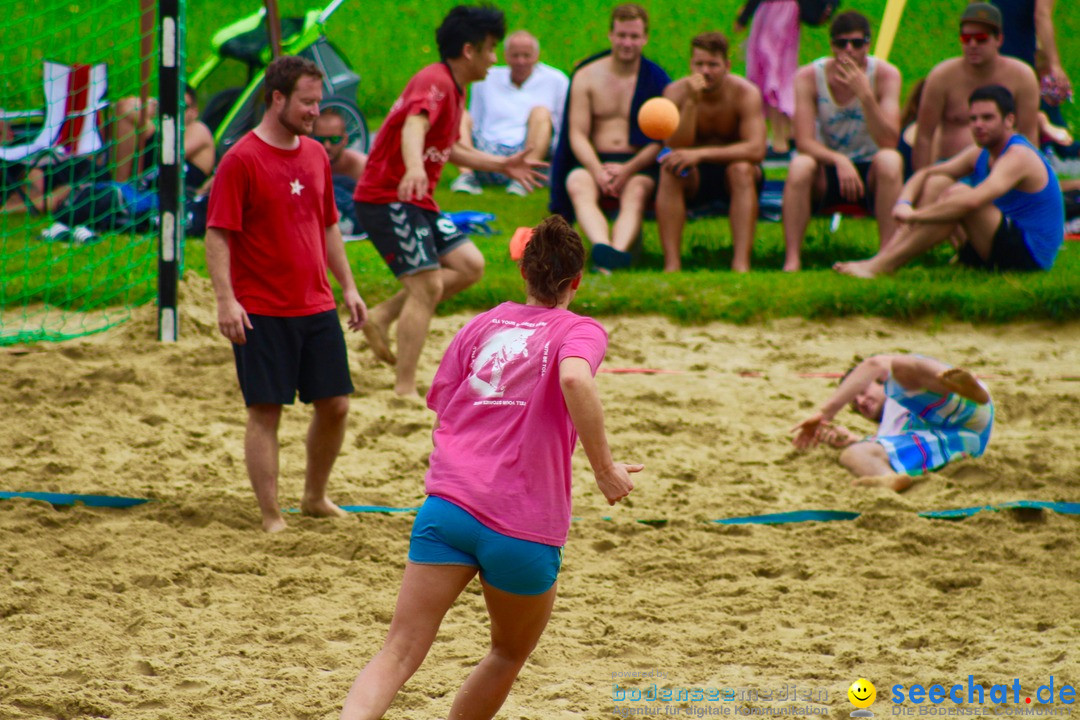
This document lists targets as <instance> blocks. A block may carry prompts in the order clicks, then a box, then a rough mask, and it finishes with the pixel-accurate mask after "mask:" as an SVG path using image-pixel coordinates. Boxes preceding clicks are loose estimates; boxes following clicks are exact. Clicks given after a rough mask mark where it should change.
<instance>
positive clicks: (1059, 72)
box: [1035, 0, 1070, 88]
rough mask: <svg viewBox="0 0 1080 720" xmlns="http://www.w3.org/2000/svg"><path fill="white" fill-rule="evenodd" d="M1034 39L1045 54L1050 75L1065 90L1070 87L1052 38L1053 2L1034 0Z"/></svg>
mask: <svg viewBox="0 0 1080 720" xmlns="http://www.w3.org/2000/svg"><path fill="white" fill-rule="evenodd" d="M1035 37H1036V38H1037V39H1038V41H1039V47H1041V48H1042V49H1043V52H1044V53H1046V64H1047V65H1049V66H1050V75H1051V76H1052V77H1053V78H1054V80H1055V81H1057V82H1058V83H1059V84H1061V85H1063V86H1064V87H1065V88H1068V87H1069V86H1070V82H1069V76H1068V75H1067V74H1065V68H1064V67H1063V66H1062V65H1061V55H1060V54H1059V53H1058V48H1057V38H1056V37H1055V36H1054V0H1035Z"/></svg>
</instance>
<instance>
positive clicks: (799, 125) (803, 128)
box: [792, 65, 847, 165]
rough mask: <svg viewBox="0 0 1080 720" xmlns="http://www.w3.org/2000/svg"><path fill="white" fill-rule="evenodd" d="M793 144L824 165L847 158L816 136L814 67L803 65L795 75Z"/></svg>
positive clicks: (834, 163) (833, 163) (802, 152)
mask: <svg viewBox="0 0 1080 720" xmlns="http://www.w3.org/2000/svg"><path fill="white" fill-rule="evenodd" d="M792 126H793V130H794V133H795V144H796V145H797V146H798V148H799V152H800V153H801V154H803V155H809V156H810V157H812V158H814V159H815V160H817V161H818V162H820V163H822V164H824V165H836V164H837V163H838V162H843V161H844V160H847V158H845V157H844V156H843V155H841V154H840V153H838V152H834V151H833V150H830V149H829V148H827V147H825V145H823V144H822V143H821V141H819V140H818V138H817V131H816V127H817V86H816V83H815V81H814V67H813V66H812V65H805V66H803V67H801V68H799V72H798V73H797V74H796V75H795V118H794V120H793V122H792Z"/></svg>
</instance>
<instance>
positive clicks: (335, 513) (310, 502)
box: [300, 496, 349, 518]
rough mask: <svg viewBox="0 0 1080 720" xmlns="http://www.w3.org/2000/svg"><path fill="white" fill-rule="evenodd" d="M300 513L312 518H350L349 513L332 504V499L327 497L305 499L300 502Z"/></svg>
mask: <svg viewBox="0 0 1080 720" xmlns="http://www.w3.org/2000/svg"><path fill="white" fill-rule="evenodd" d="M300 512H301V514H303V515H310V516H311V517H328V518H334V517H338V518H343V517H349V513H347V512H345V511H344V510H342V509H341V508H339V507H338V506H337V505H335V504H334V503H332V502H330V499H329V498H327V497H326V496H323V497H321V498H311V499H309V498H304V499H303V500H301V501H300Z"/></svg>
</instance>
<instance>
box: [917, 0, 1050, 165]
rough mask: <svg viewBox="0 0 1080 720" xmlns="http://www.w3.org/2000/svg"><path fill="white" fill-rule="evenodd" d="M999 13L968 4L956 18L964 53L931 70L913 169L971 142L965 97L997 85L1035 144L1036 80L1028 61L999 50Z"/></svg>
mask: <svg viewBox="0 0 1080 720" xmlns="http://www.w3.org/2000/svg"><path fill="white" fill-rule="evenodd" d="M1002 39H1003V37H1002V24H1001V11H999V10H998V9H997V8H996V7H994V6H993V5H991V4H989V3H972V4H971V5H968V6H967V8H966V9H965V10H964V14H963V15H962V16H961V17H960V43H961V45H962V47H963V49H964V54H963V55H962V56H960V57H956V58H949V59H948V60H943V61H942V62H940V63H938V64H937V66H935V67H934V69H933V70H931V71H930V74H929V75H928V76H927V78H926V85H925V87H924V88H923V94H922V101H921V102H920V104H919V116H918V129H917V130H916V134H915V147H914V150H913V152H912V165H913V166H914V168H915V169H916V170H919V169H921V168H924V167H926V166H927V165H930V164H931V163H934V162H937V161H939V160H947V159H948V158H951V157H953V156H955V155H956V154H957V153H959V152H960V151H961V150H963V149H964V148H967V147H970V146H971V145H972V144H973V143H974V142H975V141H974V139H973V138H972V136H971V129H970V126H969V124H968V97H970V95H971V93H972V92H974V91H975V89H976V88H980V87H984V86H986V85H1001V86H1002V87H1004V88H1005V89H1007V90H1008V91H1009V92H1010V93H1012V96H1013V97H1014V98H1015V100H1016V130H1017V132H1019V133H1020V134H1021V135H1023V136H1025V137H1026V138H1027V139H1028V140H1029V141H1031V142H1032V143H1033V144H1035V145H1036V146H1037V145H1038V143H1039V81H1038V79H1037V78H1036V77H1035V71H1034V70H1032V69H1031V67H1030V66H1029V65H1027V64H1026V63H1024V62H1021V61H1020V60H1017V59H1016V58H1011V57H1005V56H1004V55H1001V54H1000V53H999V50H1000V48H1001V43H1002Z"/></svg>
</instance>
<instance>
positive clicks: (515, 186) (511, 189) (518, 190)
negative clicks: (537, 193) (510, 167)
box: [506, 180, 529, 197]
mask: <svg viewBox="0 0 1080 720" xmlns="http://www.w3.org/2000/svg"><path fill="white" fill-rule="evenodd" d="M506 192H508V193H510V194H511V195H517V196H518V197H525V196H526V195H528V194H529V191H528V190H526V189H525V186H524V185H522V184H521V183H519V182H518V181H517V180H511V181H510V184H509V185H507V186H506Z"/></svg>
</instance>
